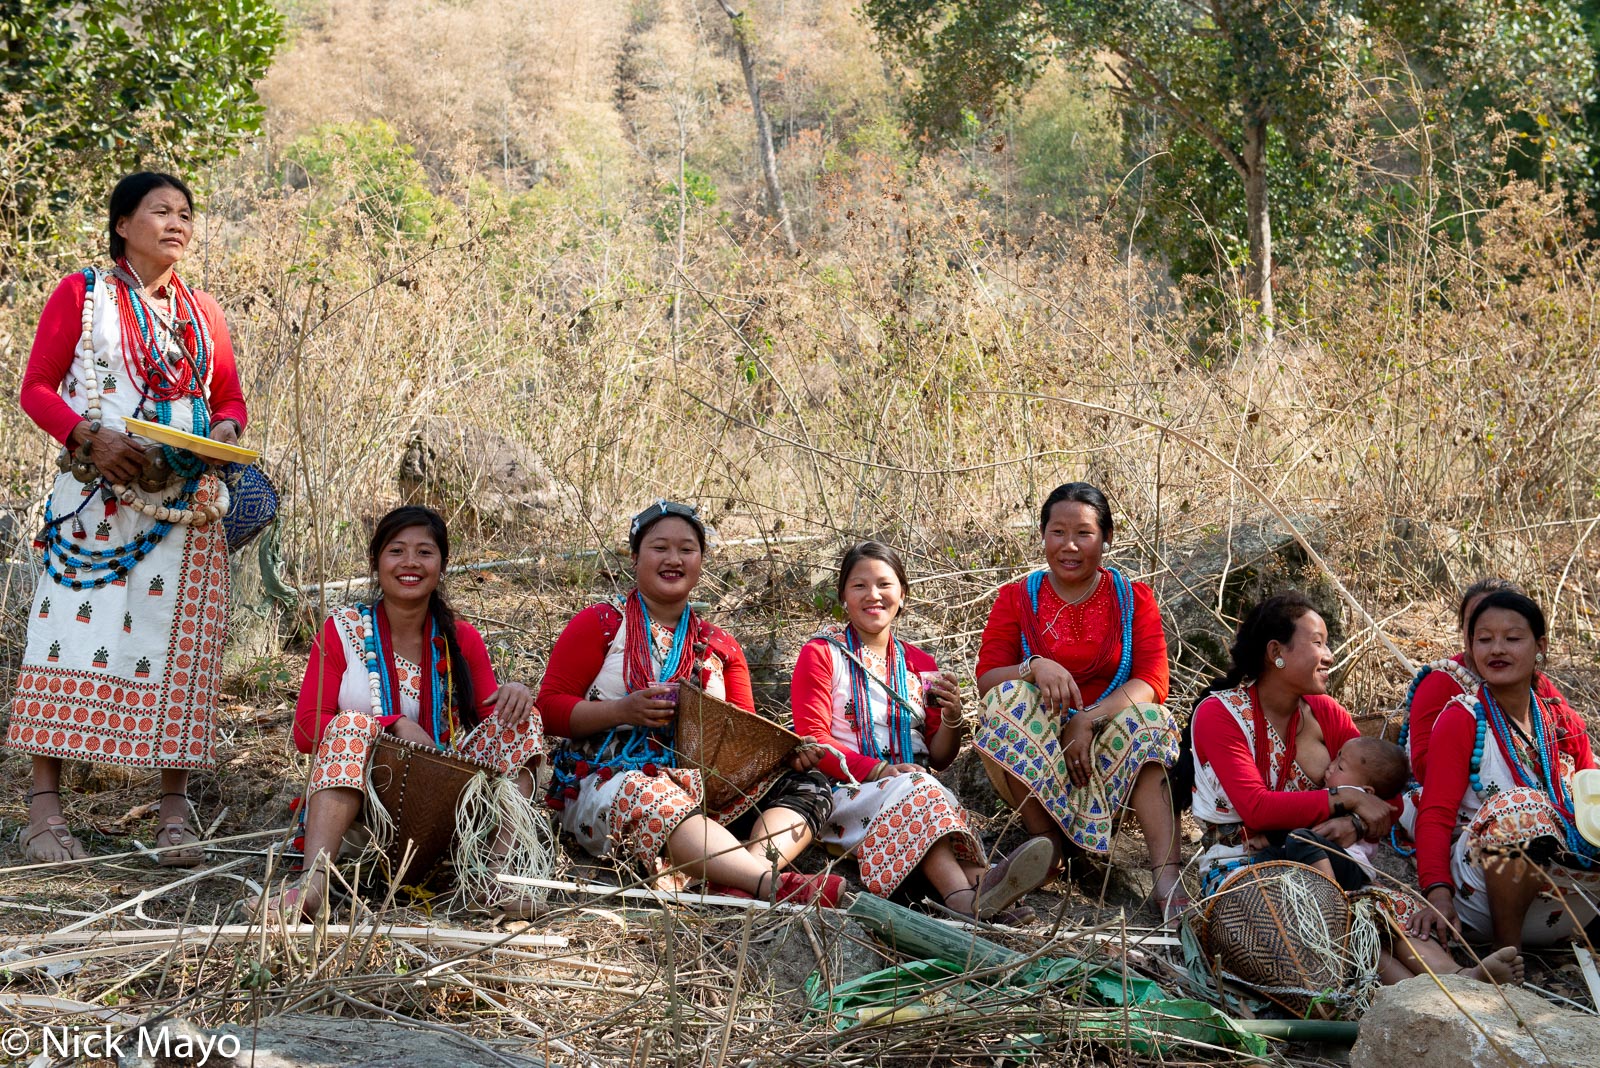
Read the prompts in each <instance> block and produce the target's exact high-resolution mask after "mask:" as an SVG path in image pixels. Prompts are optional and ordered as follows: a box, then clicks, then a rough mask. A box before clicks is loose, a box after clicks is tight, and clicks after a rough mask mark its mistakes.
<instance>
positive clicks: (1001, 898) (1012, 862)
mask: <svg viewBox="0 0 1600 1068" xmlns="http://www.w3.org/2000/svg"><path fill="white" fill-rule="evenodd" d="M1055 859H1056V847H1055V843H1054V842H1052V841H1050V839H1049V838H1046V837H1044V836H1042V835H1041V836H1038V837H1035V838H1030V839H1028V840H1027V841H1026V842H1023V843H1022V844H1021V845H1020V846H1018V847H1017V848H1016V849H1014V850H1012V851H1011V853H1010V855H1009V856H1007V857H1006V858H1005V859H1004V860H1002V861H1000V863H998V864H996V865H995V866H994V867H992V868H990V869H989V870H988V871H987V872H985V873H984V875H983V879H982V880H980V881H979V883H978V888H977V889H978V897H977V900H976V901H974V902H973V910H972V911H973V914H974V915H975V916H976V917H977V918H978V919H980V920H989V919H991V918H993V917H994V915H995V914H996V913H999V912H1001V911H1003V910H1005V909H1007V908H1010V907H1011V905H1012V904H1014V903H1015V902H1016V901H1017V899H1019V898H1021V897H1022V896H1023V895H1024V894H1028V893H1032V892H1033V891H1035V890H1037V889H1039V887H1041V886H1043V885H1044V884H1045V882H1046V881H1048V880H1049V878H1050V875H1051V870H1052V868H1053V867H1054V865H1055Z"/></svg>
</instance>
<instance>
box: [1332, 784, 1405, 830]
mask: <svg viewBox="0 0 1600 1068" xmlns="http://www.w3.org/2000/svg"><path fill="white" fill-rule="evenodd" d="M1339 800H1340V801H1343V802H1344V808H1345V811H1346V812H1354V813H1355V814H1356V815H1357V816H1360V817H1361V822H1362V823H1364V824H1366V825H1367V839H1368V841H1372V842H1376V841H1377V840H1378V839H1380V838H1382V837H1383V836H1384V835H1386V834H1388V833H1389V828H1390V827H1392V826H1394V809H1392V808H1390V807H1389V802H1387V801H1385V800H1384V799H1383V798H1381V797H1379V796H1378V795H1376V794H1369V793H1367V792H1366V791H1365V790H1351V789H1344V790H1340V791H1339Z"/></svg>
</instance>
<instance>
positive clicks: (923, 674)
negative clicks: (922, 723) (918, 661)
mask: <svg viewBox="0 0 1600 1068" xmlns="http://www.w3.org/2000/svg"><path fill="white" fill-rule="evenodd" d="M917 676H918V677H919V678H921V679H922V703H923V704H925V705H927V706H928V707H929V708H938V707H939V695H938V694H937V693H935V692H934V690H933V684H934V682H935V681H937V680H938V679H941V678H943V677H944V674H943V672H939V671H919V672H917Z"/></svg>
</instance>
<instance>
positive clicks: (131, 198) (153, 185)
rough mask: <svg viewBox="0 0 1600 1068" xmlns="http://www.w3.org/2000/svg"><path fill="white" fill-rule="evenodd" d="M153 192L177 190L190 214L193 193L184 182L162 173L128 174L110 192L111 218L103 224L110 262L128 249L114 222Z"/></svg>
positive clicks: (174, 176) (137, 206)
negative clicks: (186, 204)
mask: <svg viewBox="0 0 1600 1068" xmlns="http://www.w3.org/2000/svg"><path fill="white" fill-rule="evenodd" d="M153 189H176V190H177V191H178V192H180V193H182V194H183V199H184V200H185V201H187V202H188V204H189V211H190V212H193V211H194V194H193V193H191V192H189V187H188V186H187V185H184V184H183V179H182V178H179V177H178V176H177V175H175V174H164V173H162V172H161V171H140V172H139V173H137V174H130V175H128V176H127V177H125V178H123V179H122V181H120V182H118V183H117V186H116V188H115V189H113V190H111V207H110V209H109V210H110V216H111V217H110V219H108V220H107V222H106V238H107V244H108V245H109V247H110V250H111V258H112V259H114V260H120V259H121V258H122V254H123V253H124V252H126V251H127V250H128V246H127V242H125V241H124V240H123V239H122V235H121V234H119V233H117V223H119V222H121V221H122V220H123V219H126V218H127V217H128V216H130V215H132V214H133V213H134V212H136V211H138V210H139V205H140V204H143V203H144V198H145V197H147V196H149V195H150V191H151V190H153Z"/></svg>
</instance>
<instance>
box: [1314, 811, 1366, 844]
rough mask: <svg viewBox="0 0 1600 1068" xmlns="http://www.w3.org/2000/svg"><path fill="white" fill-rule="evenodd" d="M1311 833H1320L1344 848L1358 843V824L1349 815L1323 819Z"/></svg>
mask: <svg viewBox="0 0 1600 1068" xmlns="http://www.w3.org/2000/svg"><path fill="white" fill-rule="evenodd" d="M1311 833H1312V834H1320V835H1321V836H1322V837H1324V838H1326V839H1327V840H1328V841H1330V842H1332V843H1333V844H1334V845H1336V846H1339V847H1340V848H1342V849H1349V848H1350V847H1351V846H1353V845H1355V844H1356V824H1355V821H1354V820H1352V819H1351V818H1350V817H1349V816H1335V817H1334V818H1333V819H1331V820H1323V821H1322V822H1321V823H1319V824H1317V825H1316V826H1315V827H1313V828H1311Z"/></svg>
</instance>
